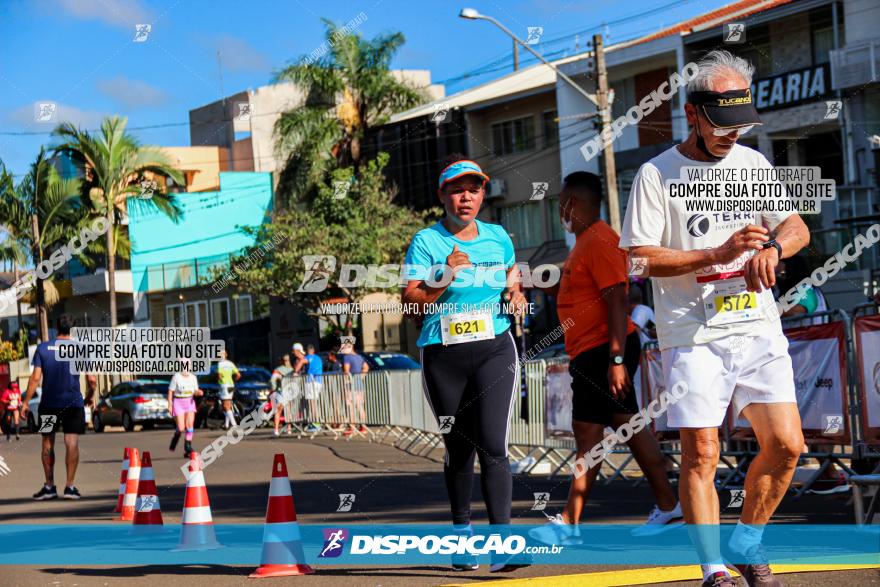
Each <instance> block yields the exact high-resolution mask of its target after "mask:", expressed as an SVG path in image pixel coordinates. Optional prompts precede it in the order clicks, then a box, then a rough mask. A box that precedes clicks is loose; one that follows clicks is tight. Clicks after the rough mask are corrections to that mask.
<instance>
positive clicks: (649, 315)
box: [629, 304, 656, 346]
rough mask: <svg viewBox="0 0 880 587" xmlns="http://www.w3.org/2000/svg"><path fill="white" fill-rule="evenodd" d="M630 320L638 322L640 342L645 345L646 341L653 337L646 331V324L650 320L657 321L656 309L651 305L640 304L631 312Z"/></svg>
mask: <svg viewBox="0 0 880 587" xmlns="http://www.w3.org/2000/svg"><path fill="white" fill-rule="evenodd" d="M629 317H630V320H632V321H633V322H635V323H636V325H638V327H639V342H641V344H642V346H645V344H646V343H648V342H650V340H651V337H650V336H648V335H647V334H646V333H645V325H647V324H648V322H655V321H656V319H655V318H654V310H652V309H651V306H646V305H644V304H638V305H636V307H635V308H633V310H632V312H630V314H629Z"/></svg>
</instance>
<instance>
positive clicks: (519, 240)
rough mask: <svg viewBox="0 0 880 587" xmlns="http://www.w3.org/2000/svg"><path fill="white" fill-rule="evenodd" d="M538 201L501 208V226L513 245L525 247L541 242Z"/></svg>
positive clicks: (534, 245) (519, 247)
mask: <svg viewBox="0 0 880 587" xmlns="http://www.w3.org/2000/svg"><path fill="white" fill-rule="evenodd" d="M539 205H540V202H532V203H529V204H518V205H516V206H508V207H507V208H501V209H500V210H501V226H503V227H504V229H505V230H506V231H507V232H509V233H510V235H511V238H512V239H513V245H514V246H515V247H516V248H518V249H527V248H530V247H536V246H538V245H540V244H541V242H542V241H541V236H542V235H541V232H542V231H541V208H540V207H539Z"/></svg>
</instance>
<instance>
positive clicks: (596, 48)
mask: <svg viewBox="0 0 880 587" xmlns="http://www.w3.org/2000/svg"><path fill="white" fill-rule="evenodd" d="M458 16H459V17H461V18H464V19H467V20H486V21H489V22H491V23H492V24H494V25H495V26H497V27H498V28H499V29H501V30H502V31H504V32H505V33H506V34H507V35H508V36H509V37H510V38H512V39H513V42H514V47H516V45H517V44H519V45H522V47H523V48H524V49H525V50H526V51H528V52H529V53H531V54H532V55H534V56H535V57H537V58H538V59H539V60H540V61H541V63H543V64H544V65H546V66H547V67H549V68H550V69H552V70H553V71H554V72H555V73H556V75H558V76H559V77H560V78H562V79H563V80H564V81H565V82H566V83H567V84H568V85H569V86H571V87H572V88H574V89H575V90H577V92H578V93H579V94H580V95H582V96H583V97H585V98H586V99H587V100H589V101H590V103H592V104H593V105H595V106H596V109H597V114H598V115H599V116H600V117H601V121H602V125H601V126H602V128H601V134H600V136H610V135H611V128H610V127H611V108H610V105H609V103H608V72H607V71H606V69H605V48H604V46H603V45H602V36H601V35H595V36H594V37H593V58H594V59H595V60H596V72H597V74H598V75H597V78H598V80H597V81H598V86H599V91H598V93H597V95H593V94H590V93H589V92H587V91H586V90H584V89H583V88H582V87H580V86H579V85H578V84H577V83H575V81H574V80H573V79H571V78H570V77H568V76H567V75H565V74H564V73H563V72H561V71H560V70H559V69H558V68H557V67H556V66H555V65H553V64H552V63H550V62H549V61H547V60H546V59H544V57H543V56H542V55H541V54H540V53H538V52H537V51H535V50H534V49H532V48H531V47H530V46H529V45H527V44H526V43H524V42H523V41H522V40H521V39H520V38H519V37H517V36H516V35H514V34H513V32H511V31H510V29H508V28H507V27H506V26H504V25H503V24H501V23H500V22H498V21H497V20H495V19H494V18H492V17H491V16H486V15H485V14H480V13H479V12H477V10H476V9H474V8H462V9H461V12H459V14H458ZM597 39H598V42H597ZM514 55H516V54H515V53H514ZM514 59H515V66H516V65H518V63H517V62H518V59H517V57H514ZM603 88H604V89H603ZM603 159H604V160H605V163H604V166H605V172H604V173H605V188H606V190H607V191H608V220H609V221H610V224H611V227H612V228H613V229H614V230H615V231H616V232H617V233H620V203H619V198H618V195H617V168H616V166H615V163H614V149H613V148H612V147H611V145H610V144H609V145H607V146H605V148H604V151H603Z"/></svg>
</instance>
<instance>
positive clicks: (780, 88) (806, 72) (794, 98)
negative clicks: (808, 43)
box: [752, 63, 831, 111]
mask: <svg viewBox="0 0 880 587" xmlns="http://www.w3.org/2000/svg"><path fill="white" fill-rule="evenodd" d="M830 88H831V79H830V75H829V70H828V64H827V63H823V64H821V65H816V66H815V67H807V68H804V69H798V70H797V71H789V72H788V73H782V74H779V75H774V76H771V77H765V78H761V79H756V80H754V81H753V82H752V96H754V98H755V107H756V108H757V109H758V110H759V111H761V110H775V109H777V108H787V107H789V106H794V105H795V104H801V103H804V102H812V101H814V100H820V99H822V98H823V97H825V96H826V95H828V91H829V89H830Z"/></svg>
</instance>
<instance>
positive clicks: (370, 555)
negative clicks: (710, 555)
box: [0, 524, 880, 572]
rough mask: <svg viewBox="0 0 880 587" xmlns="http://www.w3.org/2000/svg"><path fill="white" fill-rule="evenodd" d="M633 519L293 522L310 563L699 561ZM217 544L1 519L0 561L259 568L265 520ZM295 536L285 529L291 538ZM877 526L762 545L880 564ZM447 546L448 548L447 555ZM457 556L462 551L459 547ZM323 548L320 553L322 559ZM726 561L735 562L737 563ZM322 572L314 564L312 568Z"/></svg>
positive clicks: (799, 558)
mask: <svg viewBox="0 0 880 587" xmlns="http://www.w3.org/2000/svg"><path fill="white" fill-rule="evenodd" d="M637 527H638V526H633V525H627V524H616V525H603V524H585V525H582V526H581V528H582V532H581V536H580V537H579V538H578V539H577V540H568V541H566V543H563V544H556V545H552V544H544V543H542V542H540V541H538V540H536V539H535V538H533V537H532V536H531V535H530V532H532V531H538V530H540V529H541V528H544V526H542V525H531V524H516V525H507V526H488V525H486V526H479V525H477V526H473V534H472V535H471V534H461V533H457V532H456V531H455V530H454V528H453V526H452V525H444V524H436V525H432V524H420V525H415V524H413V525H409V524H394V525H391V524H388V525H375V524H348V525H338V526H327V525H323V526H316V525H305V524H300V525H299V530H300V533H299V534H300V540H301V543H302V546H303V549H304V552H305V558H306V560H305V562H306V563H307V564H309V565H316V566H319V567H320V566H321V565H389V564H394V565H424V564H431V565H442V566H448V565H449V564H451V561H452V557H453V556H461V553H467V552H474V553H475V556H476V557H477V560H478V562H479V563H481V564H488V563H489V562H490V561H492V560H497V559H498V558H502V559H510V558H511V557H513V560H520V559H522V558H523V557H525V558H528V560H530V562H531V563H532V564H548V565H567V564H569V565H570V564H591V565H592V564H602V565H642V564H644V565H648V564H650V565H692V564H698V563H699V559H698V557H697V554H696V553H695V551H694V547H693V546H692V543H691V537H690V535H689V533H688V530H687V528H686V527H685V526H679V527H676V528H672V529H668V530H667V531H665V532H663V533H661V534H659V535H655V536H643V537H637V536H633V535H632V531H633V530H634V529H635V528H637ZM735 527H736V525H735V524H722V525H721V526H700V527H699V532H700V533H705V534H715V533H716V532H719V531H720V537H721V540H722V541H723V542H722V543H723V544H726V543H727V542H728V541H729V539H730V535H731V533H732V532H733V529H734V528H735ZM214 529H215V532H216V535H217V540H218V541H219V542H220V543H221V544H223V545H224V547H225V548H223V549H220V550H207V551H184V552H172V550H173V549H175V548H176V547H177V545H178V541H179V538H180V526H179V525H176V524H173V525H166V526H162V527H156V528H155V532H151V533H150V534H149V535H139V534H134V533H132V532H131V528H130V527H128V526H118V525H111V524H0V540H2V542H3V544H4V548H3V550H2V552H0V564H4V565H74V566H76V565H82V564H83V562H84V561H87V562H88V564H89V565H112V566H119V565H143V564H164V565H184V564H220V565H257V564H258V563H259V561H260V552H261V550H262V538H263V524H215V526H214ZM293 538H294V536H293V535H291V539H293ZM878 541H880V527H876V526H874V527H871V526H857V525H831V524H828V525H802V524H784V525H769V526H767V527H766V528H765V530H764V535H763V544H764V547H765V549H766V552H767V556H768V558H769V559H770V562H771V563H785V564H831V563H835V564H880V553H878V550H877V544H878ZM449 551H452V553H450V552H449ZM459 551H460V552H461V553H460V552H459ZM322 554H323V556H322ZM733 558H734V560H732V561H731V562H743V561H739V560H735V557H733ZM319 572H320V571H319Z"/></svg>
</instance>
